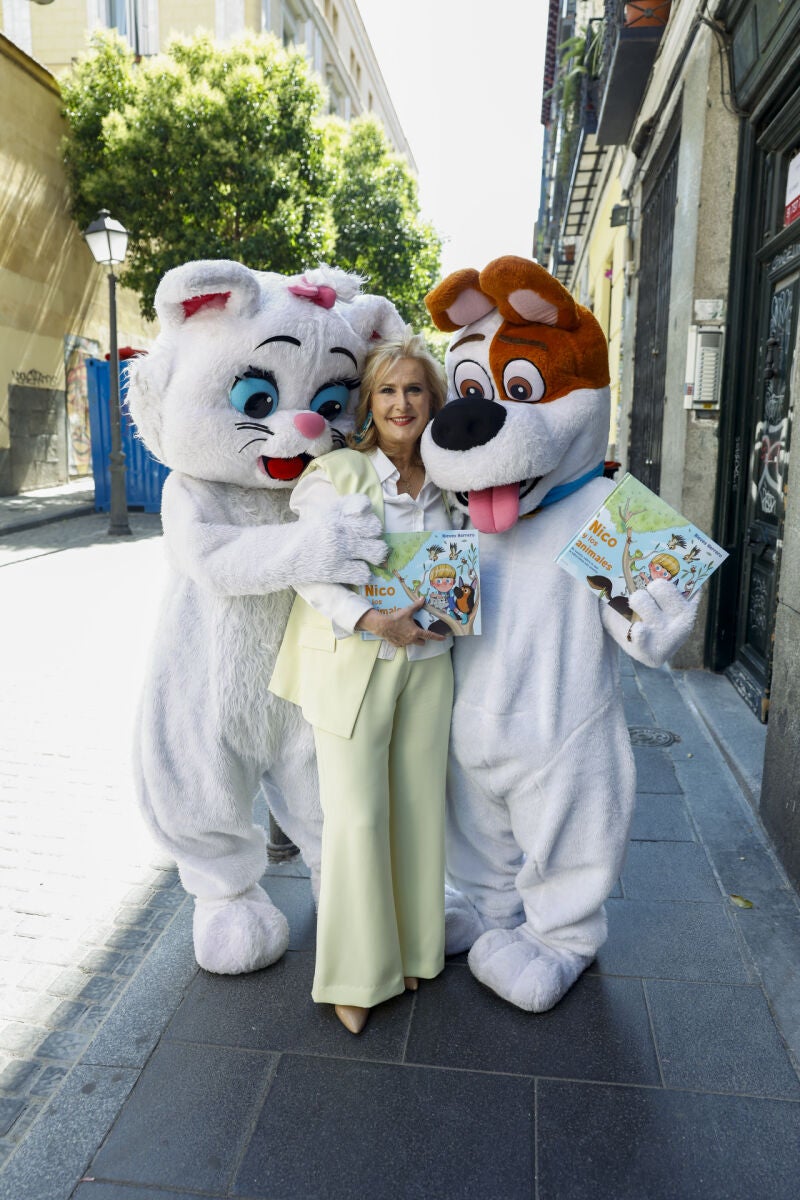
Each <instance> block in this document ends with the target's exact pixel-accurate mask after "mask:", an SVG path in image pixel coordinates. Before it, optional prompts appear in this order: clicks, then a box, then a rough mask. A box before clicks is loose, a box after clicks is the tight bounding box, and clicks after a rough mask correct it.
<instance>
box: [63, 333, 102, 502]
mask: <svg viewBox="0 0 800 1200" xmlns="http://www.w3.org/2000/svg"><path fill="white" fill-rule="evenodd" d="M99 349H100V343H99V342H96V341H94V339H93V338H84V337H78V336H76V335H73V334H69V335H67V336H66V337H65V338H64V377H65V380H66V398H67V439H68V443H67V444H68V450H67V453H68V458H69V474H70V477H71V478H74V477H80V476H83V475H91V473H92V438H91V433H90V430H89V389H88V386H87V382H86V359H87V358H92V357H94V356H95V355H96V354H97V353H98V351H99Z"/></svg>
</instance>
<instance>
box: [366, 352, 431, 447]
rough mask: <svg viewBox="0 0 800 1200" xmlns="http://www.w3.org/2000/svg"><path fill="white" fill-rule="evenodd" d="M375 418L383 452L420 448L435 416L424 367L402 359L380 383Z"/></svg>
mask: <svg viewBox="0 0 800 1200" xmlns="http://www.w3.org/2000/svg"><path fill="white" fill-rule="evenodd" d="M370 403H371V408H372V419H373V421H374V422H375V428H376V430H377V433H378V442H379V445H380V447H381V449H382V450H383V451H384V453H385V454H388V455H389V457H390V458H391V457H392V451H395V452H398V453H400V454H401V455H402V454H403V452H405V454H407V453H408V452H409V451H410V450H411V449H412V448H415V447H416V444H417V442H418V441H419V439H420V438H421V437H422V434H423V432H424V430H425V426H426V425H427V424H428V421H429V420H430V417H431V393H430V390H429V388H428V383H427V380H426V377H425V371H424V369H423V367H422V365H421V364H420V363H419V362H417V360H416V359H413V358H398V359H397V360H396V361H395V362H393V363H392V365H391V367H390V368H389V370H388V371H387V372H386V373H385V375H383V377H382V378H381V379H380V380H379V381H378V383H377V386H376V387H375V389H374V391H373V393H372V397H371V401H370Z"/></svg>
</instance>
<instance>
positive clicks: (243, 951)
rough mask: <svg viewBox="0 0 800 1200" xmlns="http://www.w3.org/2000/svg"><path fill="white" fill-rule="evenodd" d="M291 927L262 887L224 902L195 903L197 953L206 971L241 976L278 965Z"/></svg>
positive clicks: (287, 943) (195, 945)
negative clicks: (275, 963) (274, 964)
mask: <svg viewBox="0 0 800 1200" xmlns="http://www.w3.org/2000/svg"><path fill="white" fill-rule="evenodd" d="M288 945H289V925H288V923H287V921H286V917H285V916H284V915H283V913H282V912H281V911H280V910H279V909H277V908H276V907H275V905H274V904H273V903H272V901H271V900H270V898H269V896H268V895H267V893H266V892H265V891H264V889H263V888H262V887H259V886H258V884H254V885H253V887H251V888H248V889H247V891H246V892H242V894H241V896H230V897H228V898H226V899H224V900H199V899H196V900H195V902H194V953H195V958H196V959H197V961H198V963H199V965H200V966H201V967H202V968H203V970H204V971H211V972H213V974H215V975H241V974H243V973H244V972H246V971H258V970H259V969H260V968H261V967H268V966H270V965H271V964H272V963H274V962H277V961H278V959H279V958H280V957H281V956H282V954H283V953H284V951H285V950H286V948H287V946H288Z"/></svg>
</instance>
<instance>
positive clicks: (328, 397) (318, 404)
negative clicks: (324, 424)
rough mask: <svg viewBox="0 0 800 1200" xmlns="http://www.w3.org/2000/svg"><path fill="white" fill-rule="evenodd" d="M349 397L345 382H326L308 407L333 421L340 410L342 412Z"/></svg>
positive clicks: (327, 419)
mask: <svg viewBox="0 0 800 1200" xmlns="http://www.w3.org/2000/svg"><path fill="white" fill-rule="evenodd" d="M349 399H350V391H349V388H348V387H347V384H346V383H328V384H326V385H325V387H322V388H320V389H319V391H318V392H317V394H316V396H314V398H313V400H312V401H311V404H310V405H309V407H310V409H311V411H312V412H316V413H319V414H320V416H322V417H324V418H325V420H326V421H333V420H335V419H336V417H338V416H339V413H340V412H344V410H345V408H346V407H347V401H348V400H349Z"/></svg>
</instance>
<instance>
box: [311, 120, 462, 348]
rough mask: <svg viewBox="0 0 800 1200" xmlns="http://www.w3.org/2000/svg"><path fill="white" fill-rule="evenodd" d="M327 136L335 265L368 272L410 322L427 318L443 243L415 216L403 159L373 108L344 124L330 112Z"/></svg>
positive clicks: (373, 285) (374, 286)
mask: <svg viewBox="0 0 800 1200" xmlns="http://www.w3.org/2000/svg"><path fill="white" fill-rule="evenodd" d="M326 137H327V144H328V155H329V160H330V162H331V163H332V166H333V168H334V176H335V178H334V184H333V192H332V197H331V205H332V213H333V222H334V226H335V229H336V245H335V254H334V258H335V262H336V265H337V266H339V267H343V268H345V269H346V270H351V271H358V272H359V273H360V274H362V275H364V276H366V277H367V279H368V281H369V287H370V290H371V291H374V292H380V293H381V294H383V295H385V296H388V297H389V298H390V299H391V300H392V301H393V302H394V303H395V304H396V305H397V308H398V309H399V311H400V312H401V313H402V315H403V317H404V318H405V320H406V321H408V322H409V323H410V324H411V325H413V326H414V328H415V329H419V328H422V327H425V326H429V325H430V318H429V316H428V313H427V310H426V308H425V303H424V299H425V293H426V292H428V291H430V289H431V288H432V287H433V285H434V284H435V283H436V281H437V279H438V276H439V270H440V254H441V248H442V243H441V239H440V238H439V237H438V235H437V233H436V231H435V230H434V228H433V226H432V225H430V224H429V223H428V222H426V221H424V220H423V219H422V218H421V216H420V211H419V200H418V193H417V182H416V179H415V178H414V176H413V175H412V173H411V171H410V170H409V167H408V164H407V163H406V161H405V159H404V158H402V157H401V156H400V155H399V154H396V153H394V152H393V151H392V148H391V146H390V144H389V142H388V140H387V138H386V135H385V133H384V132H383V128H382V126H381V125H380V124H379V122H378V121H377V120H376V119H375V118H374V117H372V116H363V117H358V118H357V119H356V120H354V121H352V122H351V123H350V124H349V125H344V123H343V122H341V121H339V120H337V119H336V118H331V120H330V122H329V124H328V128H327V130H326Z"/></svg>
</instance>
